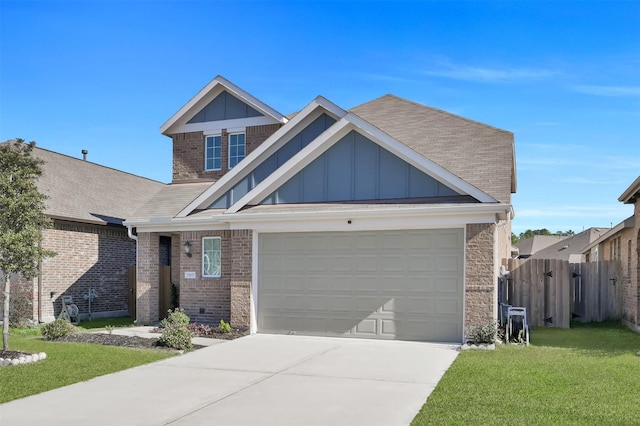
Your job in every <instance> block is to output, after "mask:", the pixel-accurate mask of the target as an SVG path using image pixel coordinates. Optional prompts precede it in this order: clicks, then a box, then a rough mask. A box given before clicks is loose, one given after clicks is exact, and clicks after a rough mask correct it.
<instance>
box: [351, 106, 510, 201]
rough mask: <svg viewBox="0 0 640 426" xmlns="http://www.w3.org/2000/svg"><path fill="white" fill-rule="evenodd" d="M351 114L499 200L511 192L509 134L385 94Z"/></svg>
mask: <svg viewBox="0 0 640 426" xmlns="http://www.w3.org/2000/svg"><path fill="white" fill-rule="evenodd" d="M351 112H353V113H354V114H356V115H358V116H359V117H360V118H362V119H364V120H366V121H368V122H369V123H371V124H372V125H374V126H376V127H377V128H378V129H380V130H382V131H383V132H385V133H387V134H388V135H389V136H391V137H393V138H394V139H396V140H398V141H399V142H402V143H403V144H405V145H407V146H408V147H409V148H411V149H413V150H414V151H416V152H417V153H418V154H421V155H423V156H424V157H426V158H428V159H429V160H431V161H433V162H435V163H437V164H438V165H440V166H442V167H444V168H445V169H447V170H449V171H450V172H452V173H454V174H455V175H457V176H458V177H460V178H462V179H463V180H465V181H467V182H469V183H470V184H472V185H474V186H475V187H476V188H478V189H480V190H481V191H483V192H485V193H487V194H489V195H490V196H492V197H493V198H495V199H496V200H498V201H501V202H504V203H510V202H511V193H512V192H515V187H516V182H515V161H514V156H515V154H514V139H513V133H511V132H507V131H505V130H500V129H497V128H495V127H491V126H488V125H486V124H482V123H478V122H475V121H472V120H469V119H466V118H463V117H460V116H457V115H454V114H451V113H448V112H445V111H441V110H438V109H435V108H431V107H427V106H425V105H421V104H417V103H415V102H411V101H408V100H406V99H402V98H399V97H397V96H394V95H385V96H382V97H380V98H377V99H374V100H372V101H370V102H366V103H364V104H362V105H359V106H357V107H355V108H352V109H351Z"/></svg>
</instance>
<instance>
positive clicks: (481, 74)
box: [423, 63, 558, 83]
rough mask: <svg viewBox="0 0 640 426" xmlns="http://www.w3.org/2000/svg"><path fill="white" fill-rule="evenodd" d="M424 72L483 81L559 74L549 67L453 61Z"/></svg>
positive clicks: (522, 78) (536, 78)
mask: <svg viewBox="0 0 640 426" xmlns="http://www.w3.org/2000/svg"><path fill="white" fill-rule="evenodd" d="M423 73H424V74H426V75H430V76H434V77H444V78H451V79H455V80H467V81H478V82H483V83H496V82H508V81H520V80H539V79H544V78H549V77H552V76H554V75H557V74H558V73H557V72H556V71H552V70H548V69H535V68H485V67H479V66H466V65H456V64H451V63H446V64H442V65H440V66H439V67H438V68H433V69H427V70H424V71H423Z"/></svg>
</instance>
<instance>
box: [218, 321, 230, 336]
mask: <svg viewBox="0 0 640 426" xmlns="http://www.w3.org/2000/svg"><path fill="white" fill-rule="evenodd" d="M218 331H219V332H220V333H230V332H231V325H230V324H229V323H228V322H225V321H224V320H223V319H221V320H220V324H219V325H218Z"/></svg>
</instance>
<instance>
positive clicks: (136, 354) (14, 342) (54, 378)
mask: <svg viewBox="0 0 640 426" xmlns="http://www.w3.org/2000/svg"><path fill="white" fill-rule="evenodd" d="M9 344H10V349H11V350H19V351H25V352H31V353H35V352H46V354H47V359H46V360H44V361H41V362H38V363H35V364H28V365H18V366H13V367H0V403H3V402H7V401H11V400H14V399H18V398H24V397H25V396H29V395H34V394H37V393H40V392H45V391H48V390H51V389H55V388H59V387H62V386H66V385H70V384H72V383H77V382H81V381H84V380H89V379H91V378H93V377H97V376H102V375H104V374H109V373H114V372H116V371H120V370H125V369H127V368H131V367H136V366H138V365H142V364H147V363H150V362H154V361H158V360H161V359H164V358H168V357H170V356H173V354H172V353H171V352H167V351H162V350H149V349H146V350H145V349H129V348H121V347H115V346H103V345H96V344H89V343H62V342H48V341H45V340H43V338H42V337H41V336H39V331H38V330H29V329H19V330H12V332H11V335H10V338H9Z"/></svg>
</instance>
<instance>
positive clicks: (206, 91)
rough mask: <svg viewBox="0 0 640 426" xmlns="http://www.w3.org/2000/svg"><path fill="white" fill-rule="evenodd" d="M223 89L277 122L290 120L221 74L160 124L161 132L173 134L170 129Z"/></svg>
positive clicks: (183, 121)
mask: <svg viewBox="0 0 640 426" xmlns="http://www.w3.org/2000/svg"><path fill="white" fill-rule="evenodd" d="M223 90H227V91H228V92H229V93H231V94H233V95H234V96H235V97H237V98H238V99H240V100H242V101H243V102H245V103H246V104H248V105H250V106H251V107H253V108H255V109H256V110H258V111H260V112H261V113H263V114H264V115H265V116H268V117H271V118H272V119H273V120H275V121H277V122H280V123H286V122H287V121H288V120H287V118H286V117H285V116H284V115H282V114H281V113H279V112H278V111H276V110H275V109H273V108H271V107H270V106H269V105H267V104H265V103H264V102H262V101H261V100H259V99H258V98H256V97H254V96H252V95H251V94H249V93H248V92H246V91H244V90H242V89H241V88H240V87H238V86H236V85H235V84H233V83H231V82H230V81H229V80H227V79H226V78H224V77H222V76H221V75H218V76H217V77H216V78H214V79H213V80H211V81H210V82H209V84H207V85H206V86H205V87H204V88H203V89H202V90H200V91H199V92H198V93H197V94H196V95H195V96H194V97H193V98H191V99H190V100H189V102H187V103H186V104H185V105H184V106H183V107H182V108H180V109H179V110H178V112H176V113H175V114H173V115H172V116H171V118H169V119H168V120H167V121H166V122H165V123H164V124H163V125H162V126H160V132H161V133H162V134H164V135H167V134H171V132H170V130H171V129H172V128H173V127H174V126H176V125H180V124H185V123H186V122H187V121H188V120H189V118H191V116H192V115H193V114H195V112H197V111H193V110H195V109H198V110H199V109H201V108H204V107H205V106H206V105H207V104H208V103H209V102H211V101H212V100H213V99H214V98H215V97H216V96H217V95H219V94H220V93H221V92H222V91H223ZM191 112H193V114H190V113H191ZM187 114H188V115H187Z"/></svg>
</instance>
